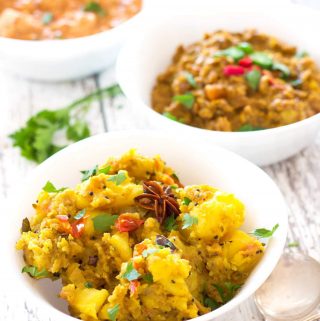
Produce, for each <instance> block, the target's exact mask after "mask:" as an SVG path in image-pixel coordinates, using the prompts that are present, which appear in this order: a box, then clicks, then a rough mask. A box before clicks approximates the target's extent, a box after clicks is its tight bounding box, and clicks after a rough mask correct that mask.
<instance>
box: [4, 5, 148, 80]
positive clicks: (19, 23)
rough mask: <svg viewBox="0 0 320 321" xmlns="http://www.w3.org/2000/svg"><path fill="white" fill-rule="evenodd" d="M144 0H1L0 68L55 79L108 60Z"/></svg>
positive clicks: (93, 69) (80, 74) (103, 64)
mask: <svg viewBox="0 0 320 321" xmlns="http://www.w3.org/2000/svg"><path fill="white" fill-rule="evenodd" d="M145 2H146V1H143V0H94V1H91V0H68V1H66V0H55V1H52V0H29V1H16V0H3V1H0V68H3V69H6V70H9V71H11V72H14V73H17V74H20V75H21V76H23V77H26V78H32V79H38V80H48V81H58V80H67V79H74V78H79V77H84V76H87V75H90V74H94V73H95V72H98V71H100V70H102V69H103V68H105V67H107V66H108V65H110V64H112V63H113V62H114V60H115V58H116V55H117V53H118V50H119V49H120V46H121V44H122V43H123V41H124V40H125V39H126V38H127V37H128V36H129V35H130V32H132V31H134V30H136V27H138V22H139V18H140V16H141V11H142V9H144V8H145Z"/></svg>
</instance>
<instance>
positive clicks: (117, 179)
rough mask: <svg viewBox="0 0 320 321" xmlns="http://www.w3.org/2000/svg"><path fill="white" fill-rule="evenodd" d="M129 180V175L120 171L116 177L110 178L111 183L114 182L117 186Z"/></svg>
mask: <svg viewBox="0 0 320 321" xmlns="http://www.w3.org/2000/svg"><path fill="white" fill-rule="evenodd" d="M126 178H127V175H126V173H125V172H122V171H120V172H119V173H118V174H116V175H112V176H110V177H109V178H108V181H109V182H113V183H115V184H116V185H120V184H121V183H123V182H124V181H125V180H126Z"/></svg>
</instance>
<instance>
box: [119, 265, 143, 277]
mask: <svg viewBox="0 0 320 321" xmlns="http://www.w3.org/2000/svg"><path fill="white" fill-rule="evenodd" d="M140 276H141V274H140V273H139V272H138V271H137V270H136V269H135V268H134V267H133V263H132V262H129V263H128V264H127V268H126V271H125V272H124V273H123V275H122V278H124V279H127V280H128V281H133V280H137V279H138V278H139V277H140Z"/></svg>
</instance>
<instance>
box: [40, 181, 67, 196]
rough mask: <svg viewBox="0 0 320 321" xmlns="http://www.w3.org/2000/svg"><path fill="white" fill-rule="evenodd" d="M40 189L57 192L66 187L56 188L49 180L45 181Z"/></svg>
mask: <svg viewBox="0 0 320 321" xmlns="http://www.w3.org/2000/svg"><path fill="white" fill-rule="evenodd" d="M42 189H43V190H44V191H45V192H47V193H59V192H62V191H64V190H66V189H67V188H66V187H62V188H59V189H57V188H56V187H55V186H54V185H53V184H52V183H51V182H50V181H47V183H46V185H44V186H43V187H42Z"/></svg>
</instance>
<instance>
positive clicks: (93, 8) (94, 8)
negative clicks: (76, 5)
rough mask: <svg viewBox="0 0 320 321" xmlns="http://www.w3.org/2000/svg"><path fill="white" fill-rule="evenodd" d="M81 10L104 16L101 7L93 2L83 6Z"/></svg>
mask: <svg viewBox="0 0 320 321" xmlns="http://www.w3.org/2000/svg"><path fill="white" fill-rule="evenodd" d="M83 10H84V11H89V12H94V13H97V14H98V15H99V16H104V15H105V14H106V12H105V10H104V9H103V8H102V7H101V5H100V4H99V3H98V2H95V1H91V2H88V3H87V4H86V5H85V6H84V8H83Z"/></svg>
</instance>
